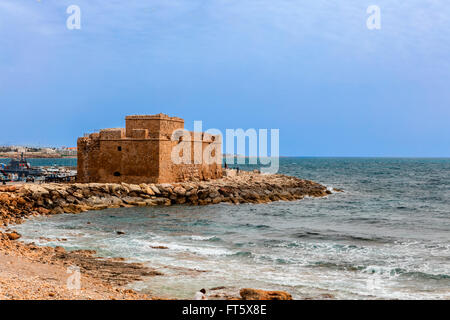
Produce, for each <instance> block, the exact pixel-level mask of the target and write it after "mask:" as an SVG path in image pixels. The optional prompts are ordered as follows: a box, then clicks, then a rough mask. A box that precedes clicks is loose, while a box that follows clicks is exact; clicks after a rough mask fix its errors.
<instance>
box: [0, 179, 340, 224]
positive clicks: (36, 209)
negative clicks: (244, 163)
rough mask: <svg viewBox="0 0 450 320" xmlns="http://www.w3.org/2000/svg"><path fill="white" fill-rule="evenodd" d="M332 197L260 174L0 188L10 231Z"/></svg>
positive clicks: (312, 186)
mask: <svg viewBox="0 0 450 320" xmlns="http://www.w3.org/2000/svg"><path fill="white" fill-rule="evenodd" d="M336 191H340V190H336ZM330 193H332V191H331V190H330V189H329V188H327V187H325V186H323V185H321V184H319V183H316V182H313V181H309V180H303V179H299V178H296V177H291V176H286V175H280V174H275V175H265V174H260V173H258V172H241V173H240V174H239V175H238V176H233V177H225V178H222V179H217V180H210V181H199V182H183V183H170V184H169V183H162V184H140V185H133V184H126V183H120V184H113V183H87V184H80V183H73V184H56V183H49V184H23V185H16V186H5V187H0V222H1V223H2V224H3V225H5V226H6V225H8V224H9V223H20V222H21V221H22V220H23V218H26V217H27V216H30V215H49V214H60V213H80V212H84V211H87V210H100V209H106V208H117V207H131V206H155V205H172V204H191V205H207V204H216V203H220V202H228V203H234V204H239V203H265V202H270V201H279V200H284V201H289V200H298V199H302V198H304V197H306V196H310V197H323V196H326V195H328V194H330Z"/></svg>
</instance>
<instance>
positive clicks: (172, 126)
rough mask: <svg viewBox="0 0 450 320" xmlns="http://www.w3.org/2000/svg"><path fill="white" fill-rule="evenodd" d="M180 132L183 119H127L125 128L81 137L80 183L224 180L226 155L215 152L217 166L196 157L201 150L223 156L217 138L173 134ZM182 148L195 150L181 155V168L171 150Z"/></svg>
mask: <svg viewBox="0 0 450 320" xmlns="http://www.w3.org/2000/svg"><path fill="white" fill-rule="evenodd" d="M177 130H178V131H179V130H184V120H183V119H181V118H177V117H169V116H167V115H165V114H161V113H160V114H157V115H132V116H127V117H125V128H114V129H102V130H100V132H96V133H92V134H90V135H89V136H85V137H82V138H78V142H77V145H78V168H77V169H78V174H77V182H81V183H88V182H103V183H120V182H125V183H133V184H140V183H168V182H182V181H200V180H209V179H217V178H221V177H222V155H221V154H219V153H218V154H214V153H215V151H212V155H211V156H212V157H215V158H216V159H217V161H214V163H211V162H205V161H198V156H197V155H194V150H195V148H197V149H198V147H199V146H200V148H201V150H205V148H206V150H210V149H212V150H218V151H219V152H220V150H221V141H220V139H218V136H213V135H210V134H206V133H197V132H195V133H194V132H189V131H184V134H185V135H183V136H182V137H180V138H177V139H174V137H173V133H174V131H177ZM186 134H187V136H188V139H186ZM180 143H184V144H186V143H188V144H189V146H188V147H189V148H188V150H190V151H191V152H190V153H191V154H184V155H183V154H182V153H183V152H182V151H181V152H180V153H181V154H180V156H182V157H183V161H182V163H179V162H174V161H173V158H172V153H173V152H172V151H173V150H174V148H178V147H179V146H180ZM194 145H195V146H194ZM208 147H209V148H208ZM211 147H213V148H211ZM177 150H178V149H177ZM194 158H195V159H197V161H194V160H195V159H194Z"/></svg>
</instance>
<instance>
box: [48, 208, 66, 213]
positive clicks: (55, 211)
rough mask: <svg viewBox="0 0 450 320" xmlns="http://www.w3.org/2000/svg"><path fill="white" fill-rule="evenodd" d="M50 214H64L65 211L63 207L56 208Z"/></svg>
mask: <svg viewBox="0 0 450 320" xmlns="http://www.w3.org/2000/svg"><path fill="white" fill-rule="evenodd" d="M50 213H51V214H61V213H64V209H63V208H61V207H55V208H53V210H52V211H51V212H50Z"/></svg>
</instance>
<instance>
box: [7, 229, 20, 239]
mask: <svg viewBox="0 0 450 320" xmlns="http://www.w3.org/2000/svg"><path fill="white" fill-rule="evenodd" d="M6 236H7V237H8V239H9V240H17V239H19V238H20V237H22V236H21V235H20V234H19V233H17V232H15V231H13V232H10V233H6Z"/></svg>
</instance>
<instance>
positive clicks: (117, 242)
mask: <svg viewBox="0 0 450 320" xmlns="http://www.w3.org/2000/svg"><path fill="white" fill-rule="evenodd" d="M52 160H54V159H50V160H47V161H52ZM40 161H43V160H40ZM70 161H73V160H70ZM41 165H45V164H41ZM71 165H73V164H71ZM239 167H240V169H242V170H252V169H254V168H256V167H257V166H255V165H252V166H250V165H239ZM279 172H280V173H283V174H287V175H293V176H297V177H299V178H304V179H310V180H313V181H316V182H319V183H322V184H324V185H326V186H328V187H333V188H341V189H343V190H344V192H342V193H333V194H331V195H329V196H327V197H325V198H305V199H302V200H298V201H289V202H285V201H279V202H273V203H268V204H239V205H232V204H217V205H208V206H188V205H174V206H169V207H139V208H118V209H107V210H103V211H92V212H86V213H82V214H77V215H73V214H62V215H55V216H51V217H36V218H32V219H30V220H28V221H27V222H25V223H24V224H22V225H19V226H15V227H14V228H15V229H16V230H17V231H18V232H20V233H21V234H22V236H23V239H24V240H25V241H28V242H35V243H37V244H41V245H50V246H57V245H58V246H63V247H65V248H66V249H68V250H75V249H94V250H97V253H98V255H99V256H103V257H124V258H126V259H128V260H129V261H137V262H142V263H144V264H146V265H148V266H150V267H152V268H155V269H157V270H158V271H160V272H162V273H163V275H161V276H153V277H150V278H148V279H144V280H143V281H139V282H135V283H131V284H129V287H130V288H133V289H135V290H139V291H141V292H146V293H150V294H154V295H156V296H159V297H167V298H180V299H183V298H184V299H190V298H193V296H194V294H195V292H196V291H198V290H199V289H200V288H205V289H206V290H207V294H209V295H211V296H217V297H219V296H220V295H225V294H226V295H236V296H237V295H238V292H239V289H240V288H244V287H249V288H258V289H266V290H284V291H287V292H289V293H291V294H292V296H293V298H295V299H329V298H334V299H450V159H437V158H433V159H413V158H407V159H401V158H280V170H279ZM117 231H123V232H125V234H122V235H118V234H117ZM42 237H45V238H47V239H43V238H42ZM61 238H65V239H67V241H58V240H57V239H61ZM158 247H159V248H158ZM216 288H219V289H216ZM211 289H214V290H211Z"/></svg>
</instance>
